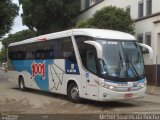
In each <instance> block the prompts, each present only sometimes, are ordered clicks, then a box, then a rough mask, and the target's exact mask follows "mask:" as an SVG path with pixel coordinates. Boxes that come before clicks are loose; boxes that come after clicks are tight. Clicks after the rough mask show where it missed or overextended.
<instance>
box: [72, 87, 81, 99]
mask: <svg viewBox="0 0 160 120" xmlns="http://www.w3.org/2000/svg"><path fill="white" fill-rule="evenodd" d="M71 96H72V98H73V99H77V98H78V97H79V91H78V87H74V88H72V90H71Z"/></svg>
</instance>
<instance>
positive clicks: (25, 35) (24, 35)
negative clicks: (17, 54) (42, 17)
mask: <svg viewBox="0 0 160 120" xmlns="http://www.w3.org/2000/svg"><path fill="white" fill-rule="evenodd" d="M35 36H37V33H36V32H35V31H31V30H23V31H20V32H17V33H15V34H9V35H8V37H7V38H3V39H2V45H3V48H2V50H1V52H0V61H6V59H7V48H8V45H9V44H10V43H13V42H18V41H22V40H25V39H29V38H32V37H35Z"/></svg>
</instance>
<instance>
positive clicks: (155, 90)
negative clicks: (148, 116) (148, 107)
mask: <svg viewBox="0 0 160 120" xmlns="http://www.w3.org/2000/svg"><path fill="white" fill-rule="evenodd" d="M146 93H147V94H150V95H157V96H160V87H158V86H150V85H148V86H147V91H146Z"/></svg>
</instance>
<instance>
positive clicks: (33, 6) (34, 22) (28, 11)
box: [19, 0, 80, 34]
mask: <svg viewBox="0 0 160 120" xmlns="http://www.w3.org/2000/svg"><path fill="white" fill-rule="evenodd" d="M19 3H20V4H21V5H22V9H23V14H22V20H23V24H24V25H26V26H28V28H29V29H30V30H33V29H36V30H37V32H38V34H46V33H51V32H55V31H60V30H64V29H67V28H70V27H72V26H73V21H72V18H73V17H75V16H76V15H77V14H78V13H79V10H80V0H19Z"/></svg>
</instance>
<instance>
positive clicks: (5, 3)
mask: <svg viewBox="0 0 160 120" xmlns="http://www.w3.org/2000/svg"><path fill="white" fill-rule="evenodd" d="M18 10H19V8H18V6H17V5H16V4H14V3H12V2H11V0H0V38H2V37H3V36H4V35H5V34H6V33H8V32H9V30H10V29H11V26H12V25H13V21H14V18H15V17H16V15H18Z"/></svg>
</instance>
